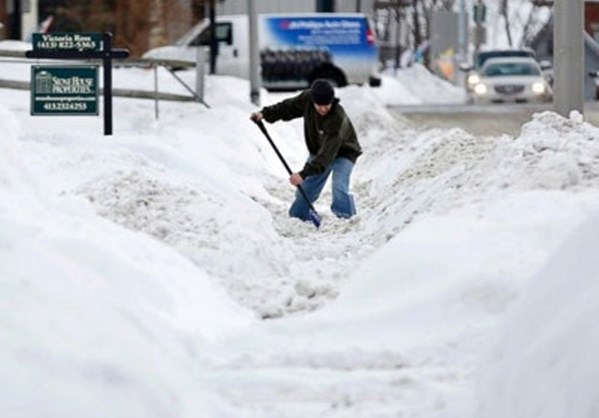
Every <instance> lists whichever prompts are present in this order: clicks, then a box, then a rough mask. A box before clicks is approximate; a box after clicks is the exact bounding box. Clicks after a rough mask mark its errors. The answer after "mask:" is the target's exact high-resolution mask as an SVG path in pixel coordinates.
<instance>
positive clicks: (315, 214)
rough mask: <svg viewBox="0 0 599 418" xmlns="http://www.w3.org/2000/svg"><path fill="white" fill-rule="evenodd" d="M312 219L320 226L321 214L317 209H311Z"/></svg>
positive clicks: (315, 224) (316, 225) (317, 226)
mask: <svg viewBox="0 0 599 418" xmlns="http://www.w3.org/2000/svg"><path fill="white" fill-rule="evenodd" d="M310 221H312V223H313V224H314V226H315V227H316V228H319V227H320V221H321V219H320V215H319V214H318V213H317V212H316V211H315V210H310Z"/></svg>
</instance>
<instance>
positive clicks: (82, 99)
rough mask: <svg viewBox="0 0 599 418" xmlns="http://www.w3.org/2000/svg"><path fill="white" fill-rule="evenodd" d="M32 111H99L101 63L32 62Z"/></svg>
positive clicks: (95, 113)
mask: <svg viewBox="0 0 599 418" xmlns="http://www.w3.org/2000/svg"><path fill="white" fill-rule="evenodd" d="M31 114H32V115H46V116H47V115H97V114H98V66H97V65H72V66H52V65H34V66H32V67H31Z"/></svg>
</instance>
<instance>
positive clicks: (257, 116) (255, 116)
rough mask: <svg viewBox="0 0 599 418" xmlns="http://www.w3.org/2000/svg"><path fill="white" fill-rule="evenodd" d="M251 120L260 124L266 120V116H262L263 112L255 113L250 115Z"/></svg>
mask: <svg viewBox="0 0 599 418" xmlns="http://www.w3.org/2000/svg"><path fill="white" fill-rule="evenodd" d="M250 119H251V120H253V121H254V122H260V121H261V120H262V119H264V115H262V112H254V113H252V114H251V115H250Z"/></svg>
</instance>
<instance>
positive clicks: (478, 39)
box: [474, 0, 487, 56]
mask: <svg viewBox="0 0 599 418" xmlns="http://www.w3.org/2000/svg"><path fill="white" fill-rule="evenodd" d="M486 11H487V6H486V5H485V4H484V3H483V0H478V2H477V4H476V5H475V6H474V22H475V23H476V25H475V27H474V30H475V33H474V55H475V56H476V55H478V52H479V51H480V46H481V44H482V43H483V42H484V38H485V32H484V30H485V28H484V26H483V22H484V21H485V18H486Z"/></svg>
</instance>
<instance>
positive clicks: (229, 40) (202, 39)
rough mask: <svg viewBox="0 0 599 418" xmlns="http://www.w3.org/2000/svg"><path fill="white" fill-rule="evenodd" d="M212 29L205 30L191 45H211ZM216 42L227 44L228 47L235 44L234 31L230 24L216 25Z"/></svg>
mask: <svg viewBox="0 0 599 418" xmlns="http://www.w3.org/2000/svg"><path fill="white" fill-rule="evenodd" d="M211 29H212V27H208V28H206V29H204V30H203V31H202V32H200V34H199V35H198V36H196V37H195V38H194V39H193V41H191V42H190V43H189V45H190V46H199V45H205V46H209V45H210V30H211ZM216 42H218V43H221V42H225V43H226V44H227V45H232V44H233V30H232V25H231V23H229V22H224V23H217V24H216Z"/></svg>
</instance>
